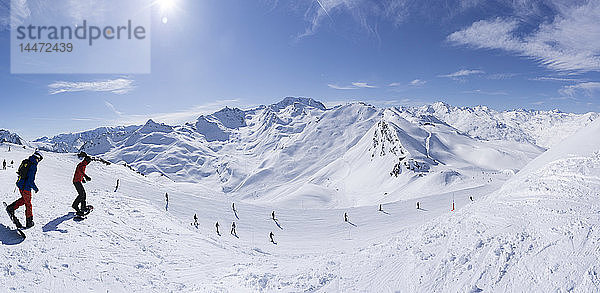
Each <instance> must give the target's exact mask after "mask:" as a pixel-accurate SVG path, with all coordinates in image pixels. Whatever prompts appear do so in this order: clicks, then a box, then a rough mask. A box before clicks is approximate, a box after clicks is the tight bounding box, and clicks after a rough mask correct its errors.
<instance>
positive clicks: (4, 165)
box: [2, 159, 6, 170]
mask: <svg viewBox="0 0 600 293" xmlns="http://www.w3.org/2000/svg"><path fill="white" fill-rule="evenodd" d="M2 170H6V159H4V161H2Z"/></svg>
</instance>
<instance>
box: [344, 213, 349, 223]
mask: <svg viewBox="0 0 600 293" xmlns="http://www.w3.org/2000/svg"><path fill="white" fill-rule="evenodd" d="M344 222H348V213H344Z"/></svg>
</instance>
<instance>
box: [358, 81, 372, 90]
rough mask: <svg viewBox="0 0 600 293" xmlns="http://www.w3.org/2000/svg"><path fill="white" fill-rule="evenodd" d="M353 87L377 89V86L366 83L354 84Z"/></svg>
mask: <svg viewBox="0 0 600 293" xmlns="http://www.w3.org/2000/svg"><path fill="white" fill-rule="evenodd" d="M352 85H353V86H355V87H358V88H371V89H372V88H376V86H374V85H370V84H368V83H366V82H353V83H352Z"/></svg>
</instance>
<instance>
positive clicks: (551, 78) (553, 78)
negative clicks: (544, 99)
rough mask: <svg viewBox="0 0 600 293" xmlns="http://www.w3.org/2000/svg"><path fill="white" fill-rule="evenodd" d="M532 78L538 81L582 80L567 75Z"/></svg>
mask: <svg viewBox="0 0 600 293" xmlns="http://www.w3.org/2000/svg"><path fill="white" fill-rule="evenodd" d="M531 80H537V81H563V82H573V81H581V80H580V79H577V78H565V77H553V76H540V77H536V78H532V79H531Z"/></svg>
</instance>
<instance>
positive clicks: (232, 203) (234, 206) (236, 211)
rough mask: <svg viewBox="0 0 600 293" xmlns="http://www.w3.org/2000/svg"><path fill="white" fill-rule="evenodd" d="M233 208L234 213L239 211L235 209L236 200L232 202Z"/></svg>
mask: <svg viewBox="0 0 600 293" xmlns="http://www.w3.org/2000/svg"><path fill="white" fill-rule="evenodd" d="M231 209H232V210H233V212H234V213H235V212H237V211H236V210H235V202H233V203H231Z"/></svg>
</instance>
